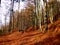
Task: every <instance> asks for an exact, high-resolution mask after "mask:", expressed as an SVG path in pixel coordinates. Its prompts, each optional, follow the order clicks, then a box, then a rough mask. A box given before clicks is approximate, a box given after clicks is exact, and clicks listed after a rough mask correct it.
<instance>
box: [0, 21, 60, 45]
mask: <svg viewBox="0 0 60 45" xmlns="http://www.w3.org/2000/svg"><path fill="white" fill-rule="evenodd" d="M48 27H49V30H48V31H47V32H46V33H41V32H40V30H35V31H34V30H33V31H32V29H33V28H32V27H30V28H28V29H27V30H28V31H26V32H24V33H22V32H18V31H16V32H13V33H12V34H9V35H6V36H0V45H60V20H57V21H56V22H54V23H53V24H49V25H48ZM42 28H43V29H44V26H42Z"/></svg>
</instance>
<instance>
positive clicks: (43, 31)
mask: <svg viewBox="0 0 60 45" xmlns="http://www.w3.org/2000/svg"><path fill="white" fill-rule="evenodd" d="M1 1H2V0H0V5H1ZM14 1H16V2H17V4H18V7H17V10H16V11H14V9H15V8H14ZM21 1H22V2H26V3H27V5H26V7H25V9H21V10H20V4H21ZM10 2H11V5H10V9H9V11H10V16H9V18H10V20H9V23H7V22H6V20H7V19H6V18H7V17H6V15H5V19H4V22H5V24H4V25H2V26H0V45H60V1H59V0H11V1H10ZM0 15H1V14H0ZM7 15H8V14H7ZM0 24H2V22H1V21H0Z"/></svg>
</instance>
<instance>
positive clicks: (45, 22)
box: [44, 0, 48, 30]
mask: <svg viewBox="0 0 60 45" xmlns="http://www.w3.org/2000/svg"><path fill="white" fill-rule="evenodd" d="M45 3H46V7H45V15H44V24H45V30H48V22H47V21H48V17H47V15H48V12H47V0H46V2H45Z"/></svg>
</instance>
